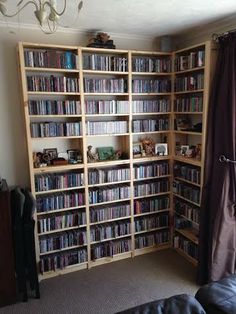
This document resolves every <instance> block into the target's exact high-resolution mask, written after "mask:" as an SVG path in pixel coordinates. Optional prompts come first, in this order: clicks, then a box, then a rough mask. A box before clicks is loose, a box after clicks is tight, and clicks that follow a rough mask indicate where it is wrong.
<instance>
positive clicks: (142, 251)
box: [134, 242, 171, 256]
mask: <svg viewBox="0 0 236 314" xmlns="http://www.w3.org/2000/svg"><path fill="white" fill-rule="evenodd" d="M169 248H171V243H170V242H165V243H162V244H155V245H152V246H148V247H144V248H142V249H135V251H134V256H138V255H142V254H147V253H152V252H155V251H160V250H165V249H169Z"/></svg>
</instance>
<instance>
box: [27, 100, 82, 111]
mask: <svg viewBox="0 0 236 314" xmlns="http://www.w3.org/2000/svg"><path fill="white" fill-rule="evenodd" d="M28 107H29V114H30V115H79V114H81V104H80V101H77V100H65V101H61V100H29V106H28Z"/></svg>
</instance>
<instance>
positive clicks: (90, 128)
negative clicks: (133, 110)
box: [86, 121, 128, 135]
mask: <svg viewBox="0 0 236 314" xmlns="http://www.w3.org/2000/svg"><path fill="white" fill-rule="evenodd" d="M86 131H87V135H102V134H119V133H127V132H128V122H127V121H101V122H98V121H87V122H86Z"/></svg>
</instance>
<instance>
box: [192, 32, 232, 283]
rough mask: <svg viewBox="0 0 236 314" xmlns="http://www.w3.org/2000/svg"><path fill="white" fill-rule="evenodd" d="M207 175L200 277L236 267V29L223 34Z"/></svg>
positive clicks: (210, 124)
mask: <svg viewBox="0 0 236 314" xmlns="http://www.w3.org/2000/svg"><path fill="white" fill-rule="evenodd" d="M207 129H208V130H207V146H206V160H205V178H204V185H203V194H202V209H201V217H200V236H199V267H198V283H200V284H204V283H206V282H209V281H215V280H219V279H220V278H223V277H225V276H228V275H230V274H233V273H235V263H236V216H235V215H236V164H233V163H220V162H219V156H220V155H225V156H226V157H227V158H230V159H233V160H236V34H235V33H230V34H229V35H227V36H222V37H220V39H219V53H218V58H217V65H216V71H215V74H214V79H213V88H212V94H211V100H210V107H209V114H208V124H207Z"/></svg>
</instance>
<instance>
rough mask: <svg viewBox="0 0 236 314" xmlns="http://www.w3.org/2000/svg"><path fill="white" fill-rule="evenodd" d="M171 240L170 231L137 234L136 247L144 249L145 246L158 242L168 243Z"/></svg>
mask: <svg viewBox="0 0 236 314" xmlns="http://www.w3.org/2000/svg"><path fill="white" fill-rule="evenodd" d="M169 241H170V233H169V231H159V232H155V233H150V234H145V235H136V236H135V249H143V248H145V247H150V246H154V245H157V244H164V243H168V242H169Z"/></svg>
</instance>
